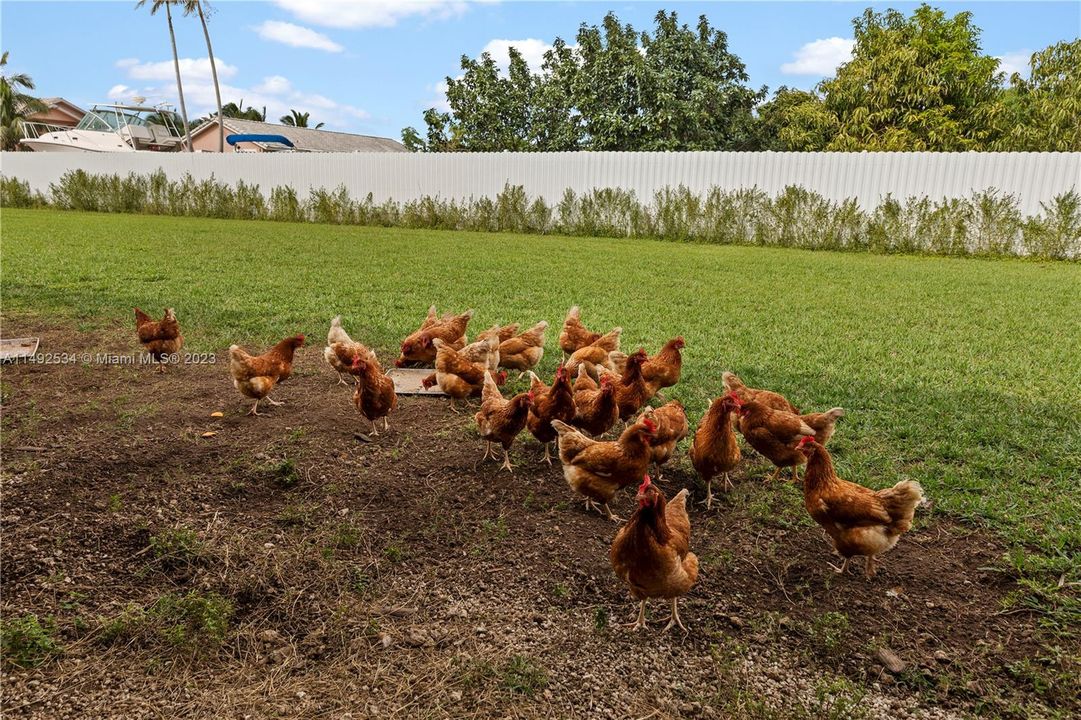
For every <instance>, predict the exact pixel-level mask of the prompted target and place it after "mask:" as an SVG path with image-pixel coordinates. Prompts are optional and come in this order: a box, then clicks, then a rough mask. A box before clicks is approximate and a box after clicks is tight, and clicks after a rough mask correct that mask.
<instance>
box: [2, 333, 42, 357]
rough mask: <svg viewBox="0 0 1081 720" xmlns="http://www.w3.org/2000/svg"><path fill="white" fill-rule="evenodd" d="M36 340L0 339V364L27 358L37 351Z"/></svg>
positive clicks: (34, 338) (32, 338) (31, 338)
mask: <svg viewBox="0 0 1081 720" xmlns="http://www.w3.org/2000/svg"><path fill="white" fill-rule="evenodd" d="M38 342H40V341H39V340H38V338H36V337H25V338H0V362H9V361H11V360H19V359H22V358H28V357H30V356H31V355H33V354H34V353H36V352H37V351H38Z"/></svg>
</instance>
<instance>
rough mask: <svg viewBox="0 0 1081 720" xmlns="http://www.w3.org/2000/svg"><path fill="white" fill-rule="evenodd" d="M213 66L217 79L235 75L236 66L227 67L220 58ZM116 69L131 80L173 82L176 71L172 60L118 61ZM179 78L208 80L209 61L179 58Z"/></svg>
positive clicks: (132, 59) (131, 59)
mask: <svg viewBox="0 0 1081 720" xmlns="http://www.w3.org/2000/svg"><path fill="white" fill-rule="evenodd" d="M214 64H215V65H217V66H218V79H219V80H222V79H225V78H231V77H233V76H234V75H236V66H235V65H229V64H228V63H225V62H223V61H222V59H221V58H214ZM116 66H117V67H118V68H121V69H123V70H125V71H126V72H127V74H128V77H129V78H131V79H132V80H174V79H175V78H176V69H175V68H174V67H173V61H172V60H162V61H161V62H145V63H144V62H140V61H139V60H137V59H135V58H125V59H124V60H118V61H117V63H116ZM180 77H181V79H182V80H184V81H185V82H186V81H187V80H188V78H191V79H192V80H193V81H196V82H198V81H200V80H210V60H208V59H207V58H180Z"/></svg>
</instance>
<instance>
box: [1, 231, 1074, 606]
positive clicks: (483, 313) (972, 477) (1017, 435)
mask: <svg viewBox="0 0 1081 720" xmlns="http://www.w3.org/2000/svg"><path fill="white" fill-rule="evenodd" d="M2 220H3V307H4V310H5V312H9V313H12V312H15V313H33V314H36V315H39V316H41V317H44V318H48V317H50V316H56V317H57V318H58V319H75V320H76V321H78V322H79V323H80V324H81V326H82V327H96V326H100V325H104V324H110V323H130V322H132V317H131V306H132V305H139V306H141V307H142V308H143V309H145V310H148V311H151V312H152V313H158V312H160V310H161V308H162V307H164V306H166V305H169V306H173V307H175V308H176V310H177V314H178V316H179V318H180V321H181V324H182V326H183V328H184V332H185V336H186V337H187V341H188V347H189V348H190V349H192V350H204V351H218V352H221V351H223V350H224V349H225V348H226V347H227V346H228V345H229V344H231V343H233V342H236V343H240V344H242V345H246V346H249V347H250V348H260V347H262V346H264V345H267V344H269V343H271V342H273V341H276V340H277V339H280V338H281V337H283V336H285V335H288V334H293V333H296V332H304V333H307V334H308V335H309V336H310V338H311V340H312V345H313V349H311V350H309V351H308V352H318V351H319V350H318V349H317V348H315V347H314V346H321V345H322V341H323V338H324V337H325V335H324V333H325V332H326V327H327V324H328V321H329V319H330V317H331V316H332V315H334V314H336V313H341V314H342V315H343V316H344V318H345V326H346V328H347V329H348V330H349V331H350V332H351V333H352V334H353V336H354V337H355V338H358V339H361V340H363V341H365V342H368V343H369V344H371V345H373V346H375V347H376V348H377V349H379V350H383V351H385V352H383V353H381V354H382V356H383V358H384V359H390V357H391V356H392V353H393V352H394V350H395V349H396V346H397V342H398V340H399V339H400V338H401V337H402V336H404V335H405V334H406V333H407V332H408V331H410V330H411V329H413V328H415V326H416V325H417V324H418V323H419V321H420V319H421V318H422V317H423V315H424V312H425V310H426V309H427V307H428V305H429V304H431V303H436V304H437V305H438V307H439V309H440V310H441V311H443V310H455V311H460V310H463V309H465V308H466V307H473V308H476V310H477V314H476V317H475V319H474V321H473V323H472V327H471V329H470V330H471V334H475V333H476V332H477V331H478V330H479V329H481V328H483V327H487V326H488V325H491V324H493V323H496V322H500V323H504V322H511V321H517V322H521V323H523V324H530V323H533V322H535V321H537V320H540V319H547V320H548V321H549V322H550V323H551V324H552V331H551V332H550V333H549V336H548V350H549V353H548V355H547V356H546V358H545V361H544V369H545V371H546V372H550V371H551V370H552V369H554V366H555V364H556V362H557V359H558V348H557V346H556V337H557V335H558V328H559V325H560V323H561V322H562V320H563V316H564V314H565V313H566V310H567V308H568V307H569V306H570V305H572V304H579V305H581V306H582V308H583V320H584V322H585V323H586V324H587V325H588V326H590V327H592V328H595V329H600V330H606V329H608V328H609V327H611V326H613V325H621V326H622V327H623V328H624V334H623V340H624V343H623V344H624V349H625V350H633V349H634V348H636V347H638V346H639V345H644V346H645V347H646V348H647V350H649V351H650V352H654V351H656V349H657V348H658V347H659V346H660V345H661V344H662V343H663V342H664V341H665V340H666V339H668V338H669V337H672V336H674V335H677V334H682V335H684V336H685V338H686V340H687V349H686V351H685V362H684V374H683V382H682V383H681V384H680V385H678V386H677V387H676V388H673V389H672V390H671V391H670V397H677V398H680V399H682V400H683V401H684V403H685V404H686V405H687V409H688V413H689V415H690V416H691V419H692V423H693V422H695V421H696V420H697V418H698V416H699V415H700V414H701V412H702V411H703V409H704V408H705V406H706V404H707V402H708V400H709V398H710V397H712V396H714V395H717V394H718V393H719V392H720V389H721V383H720V374H721V371H722V370H724V369H732V370H734V371H736V372H738V373H739V374H740V375H742V376H743V377H744V379H745V380H746V381H747V382H748V383H749V384H753V385H757V386H764V387H769V388H773V389H776V390H779V391H782V392H784V393H785V394H786V395H788V396H789V397H790V398H791V399H792V400H793V402H795V403H796V404H797V405H799V406H800V407H802V408H806V409H807V410H808V411H809V410H812V409H826V408H829V407H832V406H835V405H840V406H843V407H844V408H845V409H846V410H847V411H848V415H847V416H846V417H845V418H844V420H842V421H841V424H840V425H839V429H838V432H837V435H836V436H835V438H834V440H833V441H832V443H831V449H832V450H833V452H834V455H835V458H836V461H837V465H838V470H839V473H840V474H841V475H842V477H846V478H848V479H851V480H855V481H858V482H862V483H864V484H867V485H869V486H872V487H883V486H885V485H887V484H892V483H895V482H897V481H898V480H901V479H915V480H918V481H920V482H921V483H922V484H923V486H924V488H925V490H926V491H927V493H928V495H929V496H930V497H931V498H932V499H933V501H934V507H935V510H936V511H938V512H943V513H947V514H950V515H952V516H955V517H961V518H965V519H967V520H970V521H975V522H981V523H986V524H988V525H989V526H991V527H993V528H995V529H996V530H998V531H999V532H1000V533H1001V535H1002V536H1003V537H1004V538H1005V539H1007V540H1008V541H1009V542H1010V544H1011V546H1012V547H1014V548H1015V552H1014V553H1013V563H1014V565H1015V566H1017V569H1018V570H1021V571H1025V572H1027V573H1031V574H1033V575H1034V576H1040V577H1044V578H1051V577H1053V579H1054V580H1057V579H1058V577H1059V575H1060V574H1061V573H1066V574H1067V580H1069V579H1071V578H1072V579H1073V580H1077V579H1079V578H1081V574H1079V570H1078V568H1079V567H1081V359H1079V358H1081V265H1078V264H1068V263H1036V262H1025V261H1004V260H999V261H982V260H971V259H966V260H952V259H943V258H932V257H903V256H880V255H863V254H839V253H828V252H807V251H799V250H785V249H777V250H773V249H762V248H750V247H719V246H705V245H680V244H673V243H663V242H650V241H641V240H612V239H594V238H565V237H538V236H517V235H489V234H471V233H457V232H438V231H410V230H393V229H381V228H357V227H335V226H321V225H299V224H298V225H293V224H278V223H271V222H243V221H224V220H198V219H177V218H166V217H148V216H127V215H94V214H81V213H63V212H55V211H32V210H4V212H3V218H2ZM48 350H50V351H58V352H59V351H63V348H48ZM223 372H224V369H223ZM1047 587H1049V586H1044V588H1045V590H1046V592H1047V593H1050V592H1051V591H1050V590H1047ZM1067 591H1068V590H1067ZM1045 599H1047V598H1046V597H1045ZM1048 602H1049V603H1050V604H1052V605H1054V604H1057V603H1058V601H1057V600H1054V599H1051V600H1048ZM1072 612H1076V611H1072Z"/></svg>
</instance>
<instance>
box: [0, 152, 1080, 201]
mask: <svg viewBox="0 0 1081 720" xmlns="http://www.w3.org/2000/svg"><path fill="white" fill-rule="evenodd" d="M77 168H81V169H83V170H85V171H87V172H89V173H98V174H120V175H127V174H128V173H130V172H135V173H140V174H146V173H150V172H153V171H154V170H157V169H158V168H161V169H162V170H164V171H165V173H166V175H167V176H169V177H170V178H172V179H177V178H180V177H182V176H183V175H184V174H185V173H190V174H191V175H192V177H194V178H195V179H196V180H202V179H205V178H210V177H214V178H216V179H217V180H219V181H221V182H227V183H230V184H235V183H236V182H237V181H238V180H243V181H244V182H246V183H250V184H258V185H259V186H260V187H261V188H262V189H263V190H264V192H265V191H269V189H270V188H272V187H275V186H279V185H289V186H292V187H293V188H295V189H296V190H297V191H298V192H299V193H301V194H302V195H306V194H307V192H308V191H309V190H310V189H311V188H319V187H323V188H327V189H334V188H336V187H337V186H339V185H343V186H345V188H346V189H347V190H348V191H349V194H350V195H351V196H353V197H354V198H363V197H365V196H366V195H367V194H368V193H372V195H373V197H374V199H375V200H376V201H383V200H387V199H393V200H397V201H402V202H404V201H408V200H415V199H418V198H420V197H423V196H425V195H428V196H432V197H442V198H448V199H449V198H453V199H466V198H469V197H471V196H472V197H483V196H487V197H495V195H496V194H497V193H499V192H500V191H501V190H502V189H503V187H504V185H506V184H508V183H509V184H512V185H522V186H524V187H525V190H526V192H527V193H528V194H529V195H530V196H533V197H537V196H539V197H543V198H544V199H545V200H547V201H548V202H550V203H554V202H557V201H558V200H559V198H560V197H561V196H562V195H563V192H564V191H565V190H566V189H568V188H570V189H571V190H574V191H575V192H576V193H581V192H585V191H589V190H591V189H594V188H605V187H612V188H616V187H618V188H623V189H627V190H633V191H634V192H635V194H636V195H637V196H638V197H639V198H640V199H644V200H648V199H650V198H652V196H653V193H655V192H656V191H658V190H661V189H663V188H665V187H676V186H678V185H684V186H686V187H688V188H690V189H691V190H692V191H695V192H698V193H702V192H704V191H706V190H708V189H709V188H710V187H713V186H717V187H720V188H722V189H724V190H735V189H739V188H749V187H758V188H759V189H761V190H764V191H765V192H767V193H769V194H771V195H773V194H777V193H779V192H780V191H781V190H783V189H784V187H785V186H787V185H800V186H802V187H804V188H806V189H808V190H813V191H815V192H817V193H819V194H820V195H822V196H824V197H826V198H829V199H831V200H835V201H839V200H844V199H847V198H855V199H856V200H857V201H858V202H859V203H860V205H861V206H863V207H864V208H866V209H870V208H873V207H875V206H876V205H877V204H878V203H879V201H880V200H881V198H882V197H883V196H885V195H886V194H887V193H888V194H892V195H893V196H894V197H895V198H899V199H900V198H906V197H910V196H928V197H930V198H931V199H934V200H938V199H940V198H943V197H967V196H968V195H970V194H971V193H973V192H975V191H980V190H986V189H989V188H995V189H997V190H998V191H1000V192H1002V193H1008V194H1011V195H1014V196H1016V198H1017V200H1018V202H1019V205H1020V210H1021V212H1022V213H1024V214H1026V215H1033V214H1036V213H1038V212H1039V210H1040V203H1041V202H1047V201H1048V200H1050V199H1051V198H1052V197H1054V196H1055V195H1058V194H1060V193H1064V192H1067V191H1069V190H1071V189H1079V188H1081V153H737V152H683V153H642V152H578V153H447V154H412V153H311V154H307V153H274V154H269V153H268V154H231V153H227V154H224V155H219V154H216V153H214V154H212V153H194V154H193V153H175V154H160V153H30V152H24V153H3V154H0V174H3V175H5V176H7V177H15V178H19V179H20V180H25V181H27V182H29V183H30V186H31V188H32V189H34V190H40V191H42V192H48V190H49V184H50V183H55V182H57V181H58V180H59V179H60V176H61V175H63V174H64V173H65V172H67V171H68V170H74V169H77Z"/></svg>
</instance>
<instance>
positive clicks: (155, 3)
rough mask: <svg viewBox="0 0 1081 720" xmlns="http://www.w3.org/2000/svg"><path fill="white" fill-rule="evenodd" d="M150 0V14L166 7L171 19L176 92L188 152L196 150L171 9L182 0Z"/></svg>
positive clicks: (142, 0)
mask: <svg viewBox="0 0 1081 720" xmlns="http://www.w3.org/2000/svg"><path fill="white" fill-rule="evenodd" d="M147 1H148V0H139V2H137V3H135V8H136V9H139V8H141V7H142V6H143V5H146V3H147ZM149 1H150V14H151V15H156V14H157V13H158V10H161V8H162V7H164V8H165V18H166V20H168V21H169V40H170V41H171V42H172V44H173V69H175V70H176V93H177V95H179V96H180V117H181V118H182V119H183V120H184V138H185V140H186V141H187V143H188V152H195V148H193V147H192V146H191V128H190V127H188V108H187V106H186V105H185V104H184V85H183V84H182V83H181V82H180V56H179V55H177V54H176V33H175V32H173V12H172V10H170V6H171V5H176V4H177V3H178V2H179V1H180V0H149Z"/></svg>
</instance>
